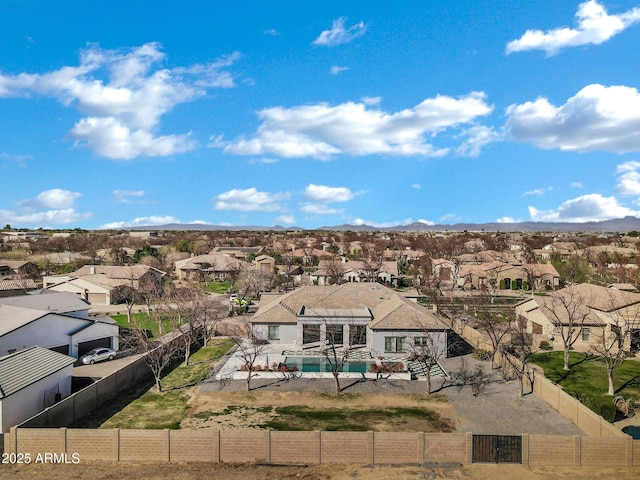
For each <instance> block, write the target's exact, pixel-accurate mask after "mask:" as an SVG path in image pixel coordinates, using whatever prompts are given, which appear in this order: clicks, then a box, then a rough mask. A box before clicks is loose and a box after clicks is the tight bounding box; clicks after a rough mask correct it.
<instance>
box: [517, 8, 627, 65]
mask: <svg viewBox="0 0 640 480" xmlns="http://www.w3.org/2000/svg"><path fill="white" fill-rule="evenodd" d="M639 21H640V8H632V9H631V10H628V11H626V12H624V13H621V14H618V15H609V14H607V10H606V9H605V8H604V6H602V5H601V4H599V3H598V2H597V1H596V0H589V1H587V2H584V3H581V4H580V5H579V6H578V11H577V12H576V23H577V27H576V28H567V27H562V28H555V29H553V30H547V31H546V32H543V31H541V30H527V31H526V32H525V34H524V35H523V36H522V37H520V38H519V39H518V40H513V41H512V42H509V43H508V44H507V49H506V51H507V54H509V53H512V52H523V51H526V50H544V51H545V52H546V53H547V55H555V54H556V53H558V52H559V51H560V50H562V49H563V48H568V47H577V46H580V45H590V44H594V45H598V44H600V43H603V42H606V41H607V40H609V39H610V38H611V37H613V36H614V35H617V34H618V33H620V32H622V31H623V30H625V29H626V28H628V27H630V26H632V25H633V24H635V23H638V22H639Z"/></svg>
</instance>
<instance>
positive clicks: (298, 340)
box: [296, 323, 304, 350]
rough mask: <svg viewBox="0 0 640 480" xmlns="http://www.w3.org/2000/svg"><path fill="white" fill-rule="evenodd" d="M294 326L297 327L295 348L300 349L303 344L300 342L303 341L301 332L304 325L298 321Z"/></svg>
mask: <svg viewBox="0 0 640 480" xmlns="http://www.w3.org/2000/svg"><path fill="white" fill-rule="evenodd" d="M296 328H297V330H296V350H302V346H303V344H302V342H303V338H304V337H303V335H302V332H303V328H304V325H303V324H302V323H298V325H296Z"/></svg>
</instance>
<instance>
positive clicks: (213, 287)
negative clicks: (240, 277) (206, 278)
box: [202, 282, 231, 293]
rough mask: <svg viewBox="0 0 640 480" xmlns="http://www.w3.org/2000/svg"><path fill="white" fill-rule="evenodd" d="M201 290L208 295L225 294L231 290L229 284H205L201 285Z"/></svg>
mask: <svg viewBox="0 0 640 480" xmlns="http://www.w3.org/2000/svg"><path fill="white" fill-rule="evenodd" d="M202 288H204V291H205V292H209V293H227V291H228V290H229V288H231V282H207V283H203V284H202Z"/></svg>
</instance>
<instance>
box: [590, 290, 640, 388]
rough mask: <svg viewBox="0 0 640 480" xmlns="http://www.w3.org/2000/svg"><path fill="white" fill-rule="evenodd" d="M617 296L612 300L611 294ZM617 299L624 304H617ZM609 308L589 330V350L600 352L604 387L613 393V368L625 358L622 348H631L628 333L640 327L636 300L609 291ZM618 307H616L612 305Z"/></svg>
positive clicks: (639, 308) (639, 306)
mask: <svg viewBox="0 0 640 480" xmlns="http://www.w3.org/2000/svg"><path fill="white" fill-rule="evenodd" d="M616 295H617V296H619V297H620V298H622V299H623V302H620V298H618V299H617V300H616V298H615V296H616ZM621 303H626V304H627V306H626V307H622V308H620V304H621ZM609 305H610V307H609V312H607V313H604V314H603V315H604V316H605V317H606V319H603V318H601V317H598V318H600V320H598V321H597V325H596V327H595V328H594V331H593V332H590V334H591V333H593V335H594V337H595V341H594V342H592V343H591V350H592V351H593V352H594V353H596V354H598V355H600V356H601V357H602V358H603V359H604V362H605V364H606V366H607V380H608V385H609V386H608V390H607V395H614V394H615V389H614V386H613V380H614V373H615V370H616V369H617V368H618V367H619V366H620V365H622V363H623V362H624V360H625V358H626V352H625V350H626V349H627V348H628V349H631V345H630V342H631V333H632V332H633V331H637V330H638V329H639V328H640V304H638V303H635V304H634V303H632V302H631V301H630V300H629V299H628V296H627V295H625V294H624V293H623V292H614V291H611V292H610V293H609ZM616 307H618V308H616Z"/></svg>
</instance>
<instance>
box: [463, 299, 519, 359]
mask: <svg viewBox="0 0 640 480" xmlns="http://www.w3.org/2000/svg"><path fill="white" fill-rule="evenodd" d="M473 299H474V309H475V313H476V321H477V322H478V326H479V330H480V331H481V332H482V333H484V335H485V337H487V338H488V339H489V342H490V344H491V352H490V357H491V369H492V370H493V369H495V368H497V367H498V366H499V364H497V363H496V354H497V353H498V352H499V351H501V350H502V348H503V347H504V345H505V343H506V341H507V340H508V339H509V336H510V333H511V330H512V328H513V319H514V316H513V314H507V315H506V316H505V315H503V314H500V313H497V312H494V311H493V310H492V308H491V307H492V300H493V298H492V297H491V296H490V295H489V294H488V293H487V292H481V293H480V294H478V295H476V296H474V297H473Z"/></svg>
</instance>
